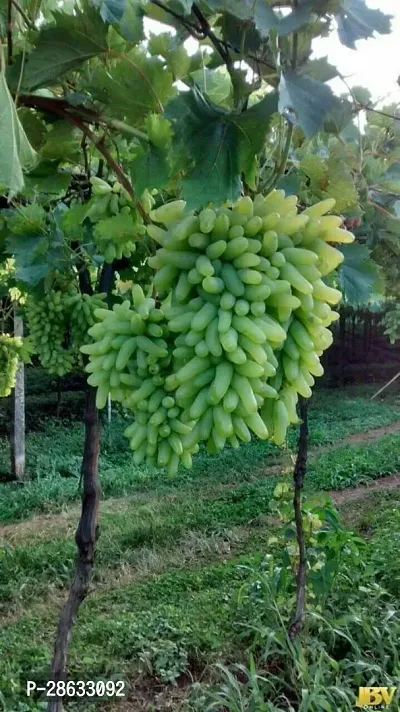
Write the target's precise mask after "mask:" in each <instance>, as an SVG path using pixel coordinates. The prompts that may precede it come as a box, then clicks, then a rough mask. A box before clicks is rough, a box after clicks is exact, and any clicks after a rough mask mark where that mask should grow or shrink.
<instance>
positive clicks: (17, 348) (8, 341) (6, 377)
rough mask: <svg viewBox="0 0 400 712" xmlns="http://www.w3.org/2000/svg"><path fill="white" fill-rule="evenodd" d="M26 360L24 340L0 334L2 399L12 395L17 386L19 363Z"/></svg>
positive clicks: (0, 384) (0, 387)
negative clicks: (16, 378) (16, 377)
mask: <svg viewBox="0 0 400 712" xmlns="http://www.w3.org/2000/svg"><path fill="white" fill-rule="evenodd" d="M24 358H25V354H24V345H23V340H22V338H20V337H18V336H9V334H0V398H5V397H6V396H9V395H10V393H11V391H12V389H13V388H14V386H15V376H16V373H17V368H18V362H19V361H20V360H21V359H24Z"/></svg>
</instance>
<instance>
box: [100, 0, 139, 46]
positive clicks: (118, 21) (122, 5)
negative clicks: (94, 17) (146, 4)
mask: <svg viewBox="0 0 400 712" xmlns="http://www.w3.org/2000/svg"><path fill="white" fill-rule="evenodd" d="M91 4H92V5H94V6H95V7H97V8H98V10H99V12H100V15H101V17H102V18H103V20H104V22H107V23H108V24H110V25H113V26H114V27H115V29H116V31H117V32H118V33H119V34H120V35H121V36H122V37H123V38H124V39H125V40H127V41H128V42H132V43H133V44H136V43H137V42H140V40H142V39H143V36H144V31H143V16H144V10H143V7H142V4H141V3H140V0H91Z"/></svg>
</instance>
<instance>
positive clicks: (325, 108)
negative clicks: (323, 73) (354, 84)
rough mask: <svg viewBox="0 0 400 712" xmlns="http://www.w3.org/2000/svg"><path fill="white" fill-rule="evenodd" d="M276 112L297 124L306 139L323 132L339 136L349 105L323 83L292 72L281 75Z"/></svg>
mask: <svg viewBox="0 0 400 712" xmlns="http://www.w3.org/2000/svg"><path fill="white" fill-rule="evenodd" d="M279 111H280V112H281V114H283V115H286V117H287V118H288V119H289V120H290V121H292V122H294V123H298V124H299V125H300V127H301V128H302V129H303V131H304V133H305V134H306V136H308V137H311V136H314V135H315V134H316V133H318V132H319V131H321V130H323V129H325V130H329V131H330V132H333V131H336V132H337V133H339V132H340V130H341V129H342V128H344V126H346V125H347V124H348V122H349V120H350V117H351V105H350V104H349V102H347V101H345V100H342V99H339V97H337V96H335V95H334V93H333V91H332V89H331V88H330V87H329V86H327V85H326V84H322V83H321V82H318V81H317V80H316V79H313V78H312V77H308V76H302V75H300V74H297V73H296V72H294V71H293V70H291V69H288V70H286V71H285V72H284V73H282V76H281V81H280V85H279Z"/></svg>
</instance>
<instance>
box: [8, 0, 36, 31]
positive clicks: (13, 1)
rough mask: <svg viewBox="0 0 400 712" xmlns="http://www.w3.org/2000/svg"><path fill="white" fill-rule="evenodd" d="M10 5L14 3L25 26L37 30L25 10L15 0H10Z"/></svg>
mask: <svg viewBox="0 0 400 712" xmlns="http://www.w3.org/2000/svg"><path fill="white" fill-rule="evenodd" d="M11 5H14V7H15V9H16V10H17V11H18V12H19V14H20V15H21V17H22V19H23V21H24V22H25V24H26V26H27V27H29V29H30V30H34V31H37V27H36V25H35V23H34V22H32V20H31V18H30V17H28V15H27V14H26V12H25V10H24V9H23V8H22V7H21V5H20V4H19V3H18V2H17V0H11Z"/></svg>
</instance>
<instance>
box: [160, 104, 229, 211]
mask: <svg viewBox="0 0 400 712" xmlns="http://www.w3.org/2000/svg"><path fill="white" fill-rule="evenodd" d="M168 118H169V119H170V120H171V121H172V124H173V126H174V133H175V136H176V141H175V147H176V149H177V151H178V154H179V156H180V158H181V160H182V163H184V164H185V163H186V166H185V168H186V170H185V173H186V175H185V177H184V179H183V197H184V199H185V200H186V201H187V203H188V206H189V207H190V208H195V207H196V208H197V207H200V206H201V205H204V204H205V203H208V202H210V201H215V202H221V201H223V200H227V199H229V200H235V199H236V198H237V197H238V195H239V194H240V190H241V181H240V169H239V148H238V147H239V138H240V137H239V129H238V128H237V127H236V126H235V125H234V124H233V123H232V122H231V121H230V115H229V113H228V112H226V111H223V110H222V109H219V108H217V107H213V106H211V105H210V104H209V103H208V102H207V101H206V100H205V99H204V97H202V95H201V94H200V93H199V92H197V91H194V92H188V93H186V94H183V95H181V96H180V97H179V98H178V99H176V100H175V101H174V102H173V104H172V105H171V107H170V111H169V112H168Z"/></svg>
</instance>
